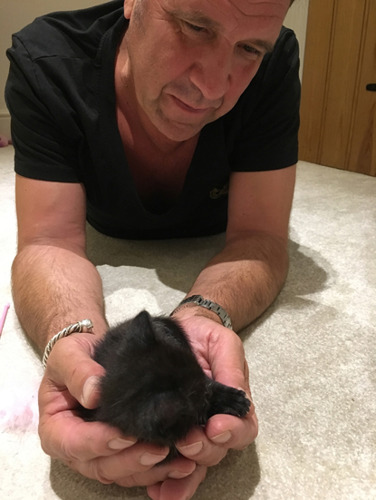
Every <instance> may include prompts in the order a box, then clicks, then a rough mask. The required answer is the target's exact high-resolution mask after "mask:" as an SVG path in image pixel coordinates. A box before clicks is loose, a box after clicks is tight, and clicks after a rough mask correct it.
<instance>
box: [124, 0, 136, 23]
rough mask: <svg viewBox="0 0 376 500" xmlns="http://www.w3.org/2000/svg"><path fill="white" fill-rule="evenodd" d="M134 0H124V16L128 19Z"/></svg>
mask: <svg viewBox="0 0 376 500" xmlns="http://www.w3.org/2000/svg"><path fill="white" fill-rule="evenodd" d="M134 2H135V0H124V17H125V19H130V18H131V14H132V10H133V5H134Z"/></svg>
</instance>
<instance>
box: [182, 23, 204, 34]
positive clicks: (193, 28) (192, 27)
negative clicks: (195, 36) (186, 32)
mask: <svg viewBox="0 0 376 500" xmlns="http://www.w3.org/2000/svg"><path fill="white" fill-rule="evenodd" d="M184 24H185V26H186V27H187V28H188V29H190V30H191V31H194V32H196V33H202V32H204V31H205V28H203V27H202V26H198V25H197V24H192V23H190V22H188V21H184Z"/></svg>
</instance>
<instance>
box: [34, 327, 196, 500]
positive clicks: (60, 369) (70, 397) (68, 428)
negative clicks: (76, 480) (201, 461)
mask: <svg viewBox="0 0 376 500" xmlns="http://www.w3.org/2000/svg"><path fill="white" fill-rule="evenodd" d="M94 342H95V337H93V336H92V335H90V334H85V333H82V334H80V335H72V336H70V337H67V338H64V339H61V340H59V341H58V342H57V343H56V345H55V346H54V348H53V350H52V352H51V355H50V357H49V360H48V363H47V368H46V372H45V375H44V377H43V380H42V382H41V386H40V389H39V414H40V417H39V435H40V439H41V444H42V448H43V450H44V451H45V452H46V453H47V454H48V455H50V456H51V457H53V458H58V459H60V460H61V461H63V462H64V463H65V464H67V465H68V466H69V467H71V468H72V469H73V470H75V471H77V472H80V473H81V474H82V475H84V476H86V477H88V478H91V479H97V480H98V481H100V482H102V483H105V484H109V483H117V484H119V485H120V486H127V487H132V486H150V485H155V484H159V483H161V482H164V481H166V480H167V479H169V478H170V480H171V481H175V482H176V481H180V480H182V478H186V477H189V476H191V475H192V473H194V472H195V469H196V464H195V462H194V461H192V460H189V459H186V458H184V457H178V458H176V459H175V460H173V461H171V462H169V463H167V464H161V465H159V466H157V467H154V466H155V465H156V464H157V463H159V462H161V461H162V460H163V459H164V458H165V457H166V456H167V454H168V451H169V450H168V448H167V447H164V448H161V447H157V446H154V445H151V444H145V443H137V442H136V440H135V438H133V437H131V436H123V435H122V433H121V432H120V431H119V430H118V429H116V428H114V427H111V426H109V425H107V424H104V423H102V422H86V421H84V420H82V419H81V418H80V417H79V416H78V415H77V413H76V411H75V410H76V409H77V407H78V402H79V403H80V404H81V405H83V406H85V407H86V408H95V407H96V406H97V404H98V401H99V389H98V380H99V377H101V376H102V375H103V373H104V369H103V367H102V366H101V365H99V364H98V363H96V362H95V361H93V360H92V358H91V354H92V352H93V346H94ZM195 476H197V474H196V475H194V474H193V475H192V478H193V479H192V481H194V478H195ZM188 482H189V481H188ZM196 482H197V479H196ZM184 484H185V483H184ZM187 488H188V490H189V489H192V487H187V486H183V487H182V488H181V489H182V490H184V491H183V494H182V496H181V497H180V496H176V497H174V498H175V499H176V500H179V499H180V498H182V499H184V498H187V495H186V490H187ZM158 498H159V499H160V500H165V499H166V500H168V496H167V497H164V496H163V495H162V496H159V497H158Z"/></svg>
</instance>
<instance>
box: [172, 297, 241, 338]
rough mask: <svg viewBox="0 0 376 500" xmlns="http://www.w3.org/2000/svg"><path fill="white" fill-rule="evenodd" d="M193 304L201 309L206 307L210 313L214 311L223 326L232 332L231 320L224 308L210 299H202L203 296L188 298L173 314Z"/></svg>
mask: <svg viewBox="0 0 376 500" xmlns="http://www.w3.org/2000/svg"><path fill="white" fill-rule="evenodd" d="M191 303H192V304H196V305H198V306H201V307H205V309H209V311H213V312H214V313H215V314H217V315H218V316H219V317H220V319H221V321H222V324H223V326H225V327H226V328H229V329H230V330H232V323H231V318H230V316H229V315H228V314H227V312H226V311H225V310H224V309H223V307H222V306H220V305H219V304H217V303H216V302H213V301H211V300H209V299H204V297H202V296H201V295H191V297H187V298H186V299H184V300H182V301H181V302H180V304H179V305H178V306H177V308H176V309H175V310H174V311H173V312H175V311H177V310H178V309H180V307H181V306H183V305H185V304H191ZM171 314H173V313H171Z"/></svg>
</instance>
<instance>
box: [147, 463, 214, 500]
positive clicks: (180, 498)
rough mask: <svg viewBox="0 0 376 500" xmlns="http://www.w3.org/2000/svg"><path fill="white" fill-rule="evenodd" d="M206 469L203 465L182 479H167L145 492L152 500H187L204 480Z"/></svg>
mask: <svg viewBox="0 0 376 500" xmlns="http://www.w3.org/2000/svg"><path fill="white" fill-rule="evenodd" d="M206 471H207V468H206V467H205V466H203V465H199V466H197V467H196V470H195V471H194V472H193V473H192V474H191V475H190V476H188V477H186V478H184V479H167V480H166V481H163V482H162V483H158V484H155V485H153V486H149V487H148V488H147V492H148V495H149V497H150V498H151V499H152V500H189V499H190V498H192V497H193V495H194V494H195V492H196V490H197V488H198V487H199V485H200V483H202V481H203V480H204V479H205V476H206Z"/></svg>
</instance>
